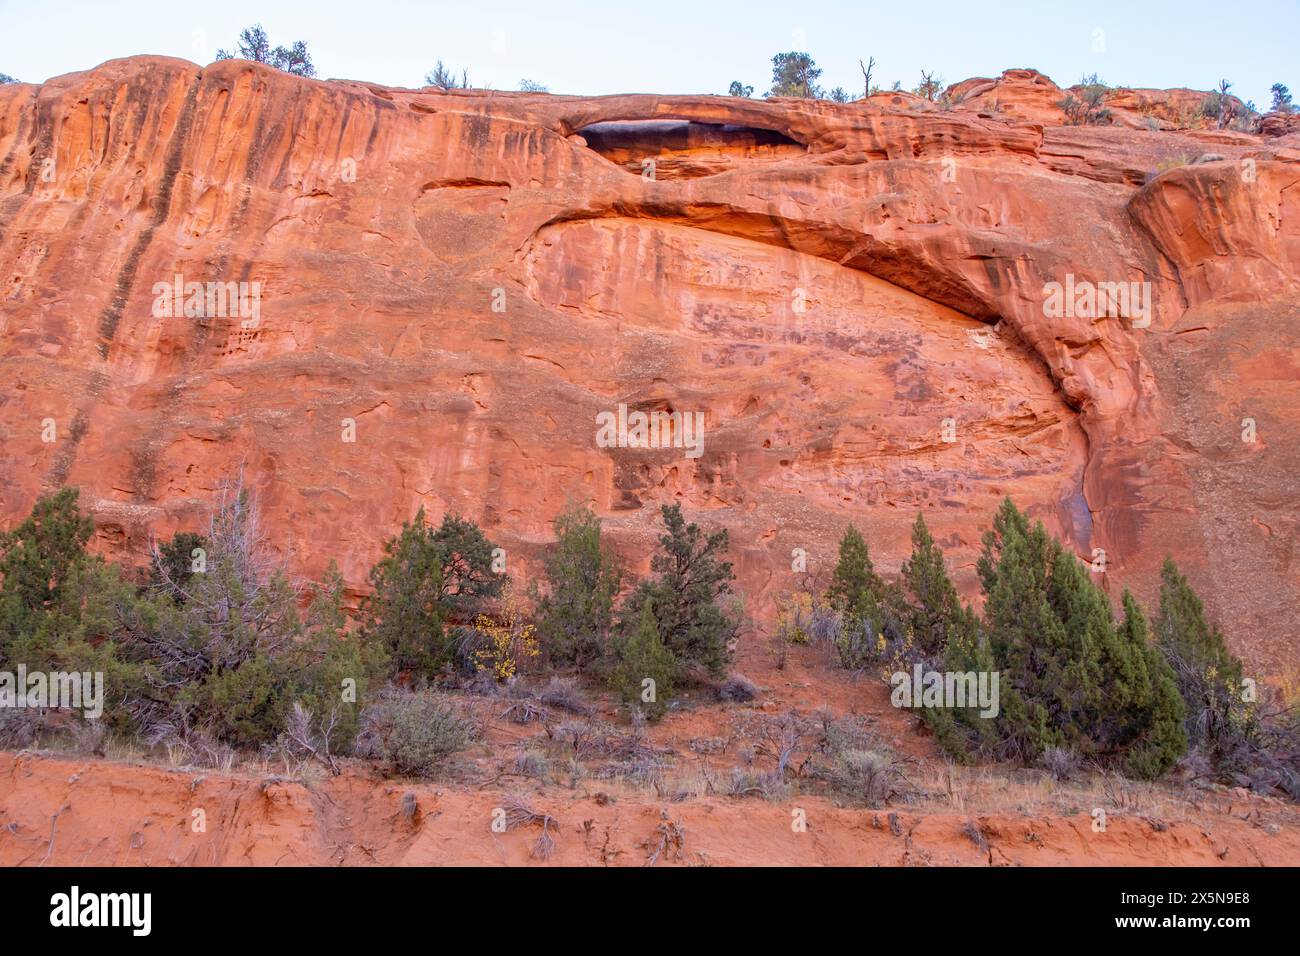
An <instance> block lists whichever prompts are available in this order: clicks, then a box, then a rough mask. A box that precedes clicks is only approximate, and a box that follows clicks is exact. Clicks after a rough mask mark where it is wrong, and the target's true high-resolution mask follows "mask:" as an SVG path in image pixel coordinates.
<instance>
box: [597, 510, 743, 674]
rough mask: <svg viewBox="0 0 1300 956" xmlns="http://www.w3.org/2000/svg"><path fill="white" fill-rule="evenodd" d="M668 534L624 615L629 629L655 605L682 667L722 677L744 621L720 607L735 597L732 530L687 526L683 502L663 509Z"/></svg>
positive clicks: (623, 623) (663, 634)
mask: <svg viewBox="0 0 1300 956" xmlns="http://www.w3.org/2000/svg"><path fill="white" fill-rule="evenodd" d="M662 515H663V522H664V527H665V532H664V533H663V534H662V535H660V536H659V547H660V550H659V551H658V552H657V553H656V554H655V555H654V557H653V558H651V559H650V570H651V571H652V572H653V573H654V574H655V575H656V577H655V578H654V579H653V580H650V581H643V582H641V584H640V585H638V586H637V588H636V590H634V591H633V592H632V593H631V594H630V595H629V596H628V599H627V602H626V603H625V606H624V608H623V612H622V614H621V622H620V624H621V627H622V628H623V629H624V630H628V629H630V628H633V627H636V626H637V622H638V621H639V620H640V618H641V615H642V613H643V607H644V606H645V604H646V603H648V602H649V603H653V607H654V615H655V621H656V624H657V625H658V629H659V634H660V635H661V637H662V638H663V641H664V643H665V644H666V645H667V646H668V649H669V650H671V651H672V652H673V656H674V658H675V659H676V660H677V662H678V664H679V665H681V666H683V667H685V666H690V665H698V666H701V667H704V668H705V669H707V670H708V672H709V673H710V674H712V675H714V676H721V675H722V674H723V672H724V671H725V669H726V665H727V660H728V658H729V656H730V652H729V651H728V643H729V642H730V641H731V639H732V638H733V637H734V636H735V635H736V632H737V630H738V629H739V626H740V625H739V621H738V620H737V619H736V617H735V616H734V615H733V614H732V613H731V612H729V611H728V610H727V609H725V608H724V607H722V606H721V604H720V599H721V598H722V596H723V595H725V594H729V593H731V582H732V581H734V580H735V577H736V576H735V575H734V574H733V573H732V570H731V562H729V561H724V560H722V555H724V554H725V553H726V551H727V532H726V531H725V530H723V531H715V532H713V533H712V534H707V535H706V534H705V533H704V531H702V530H701V529H700V527H699V526H698V525H696V524H695V523H693V522H692V523H689V524H688V523H687V522H686V520H685V519H684V518H683V517H682V507H681V505H679V504H675V505H671V506H669V505H664V506H663V508H662Z"/></svg>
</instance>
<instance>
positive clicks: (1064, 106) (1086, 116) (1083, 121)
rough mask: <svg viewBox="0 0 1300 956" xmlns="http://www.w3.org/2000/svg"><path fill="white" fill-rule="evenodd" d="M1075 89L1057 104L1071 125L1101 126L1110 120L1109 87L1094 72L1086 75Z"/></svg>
mask: <svg viewBox="0 0 1300 956" xmlns="http://www.w3.org/2000/svg"><path fill="white" fill-rule="evenodd" d="M1075 90H1077V91H1078V94H1077V95H1076V94H1075V93H1074V92H1071V93H1069V94H1067V95H1066V96H1065V98H1064V99H1062V100H1060V101H1059V102H1058V103H1057V104H1056V105H1057V106H1059V107H1060V108H1061V110H1062V111H1063V112H1064V113H1065V119H1066V122H1067V123H1068V124H1069V125H1070V126H1101V125H1104V124H1106V123H1109V122H1110V116H1111V113H1110V110H1108V109H1106V107H1105V102H1106V94H1107V92H1109V88H1108V87H1107V86H1106V84H1105V83H1103V82H1102V81H1101V80H1099V79H1098V78H1097V74H1096V73H1094V74H1092V75H1091V76H1085V77H1084V78H1083V79H1082V80H1081V81H1080V82H1079V85H1078V86H1077V87H1075Z"/></svg>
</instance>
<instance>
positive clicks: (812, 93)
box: [767, 52, 822, 99]
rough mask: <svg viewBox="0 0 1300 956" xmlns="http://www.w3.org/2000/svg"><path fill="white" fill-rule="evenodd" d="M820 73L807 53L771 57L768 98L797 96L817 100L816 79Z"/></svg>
mask: <svg viewBox="0 0 1300 956" xmlns="http://www.w3.org/2000/svg"><path fill="white" fill-rule="evenodd" d="M821 75H822V71H821V70H820V69H818V68H817V64H816V63H815V62H813V58H812V57H810V56H809V55H808V54H807V53H796V52H791V53H778V54H777V55H776V56H774V57H772V89H771V90H770V91H769V92H768V93H767V95H768V96H797V97H802V98H803V99H819V98H820V97H821V95H822V90H821V87H819V86H818V85H817V78H818V77H820V76H821Z"/></svg>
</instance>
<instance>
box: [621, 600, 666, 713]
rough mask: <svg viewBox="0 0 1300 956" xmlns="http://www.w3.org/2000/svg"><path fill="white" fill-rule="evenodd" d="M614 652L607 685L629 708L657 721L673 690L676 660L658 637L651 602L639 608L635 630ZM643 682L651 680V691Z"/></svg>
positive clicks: (623, 638) (622, 640) (646, 602)
mask: <svg viewBox="0 0 1300 956" xmlns="http://www.w3.org/2000/svg"><path fill="white" fill-rule="evenodd" d="M616 651H617V655H618V662H617V664H616V665H615V666H614V670H613V674H612V677H611V680H610V686H611V687H612V688H613V690H614V692H615V693H617V694H618V697H619V699H620V700H622V701H623V703H625V704H627V705H628V706H629V707H630V708H632V709H633V710H639V711H641V712H642V713H644V714H645V715H646V716H647V717H649V718H650V719H651V720H658V719H659V718H660V717H662V716H663V715H664V713H665V712H666V711H667V709H668V702H669V700H670V699H671V698H672V695H673V692H674V690H675V689H676V688H675V683H676V674H677V661H676V659H675V658H674V657H673V652H672V651H671V650H669V649H668V647H667V646H665V644H664V642H663V641H662V640H661V639H660V637H659V628H658V625H657V624H656V622H655V612H654V605H653V601H649V600H648V601H645V602H644V603H643V604H642V605H641V616H640V617H639V618H638V619H637V624H636V627H634V628H632V630H631V631H630V632H629V633H627V634H625V635H624V636H623V637H622V638H621V639H620V640H619V641H618V643H617V645H616ZM647 679H649V680H652V681H654V684H653V685H652V688H647V687H645V685H644V681H646V680H647Z"/></svg>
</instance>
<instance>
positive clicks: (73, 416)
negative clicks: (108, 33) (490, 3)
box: [0, 57, 1300, 669]
mask: <svg viewBox="0 0 1300 956" xmlns="http://www.w3.org/2000/svg"><path fill="white" fill-rule="evenodd" d="M967 83H968V84H970V88H969V89H967V90H965V93H966V95H965V96H964V98H963V99H962V103H961V104H960V105H959V106H958V107H957V108H955V109H949V110H942V109H936V108H934V107H933V106H932V105H931V104H920V103H913V102H910V101H909V100H908V98H907V97H906V96H904V95H902V94H897V95H896V94H881V95H878V96H875V97H872V98H871V99H870V100H868V101H865V102H863V103H856V104H847V105H838V104H833V103H829V102H823V101H803V100H785V99H777V100H768V101H759V100H744V99H735V98H727V97H661V96H650V95H638V96H615V97H598V98H572V97H561V96H548V95H542V94H512V93H499V92H483V91H448V92H443V91H438V90H434V89H424V90H402V89H392V88H385V87H379V86H375V85H373V84H367V83H360V82H352V81H329V82H318V81H312V80H305V79H301V78H297V77H293V76H289V75H286V74H283V73H279V72H277V71H274V70H272V69H270V68H266V67H263V66H259V65H257V64H251V63H247V62H243V61H237V60H231V61H224V62H219V63H215V64H212V65H210V66H208V67H204V68H200V67H197V66H195V65H194V64H190V63H187V62H184V61H179V60H171V59H162V58H151V57H138V58H132V59H129V60H120V61H113V62H110V63H106V64H104V65H103V66H101V67H99V68H97V69H95V70H92V71H90V72H87V73H79V74H72V75H69V76H65V77H60V78H57V79H55V80H51V81H50V82H48V83H46V84H44V85H42V86H31V85H21V84H20V85H14V86H6V87H3V88H0V281H2V282H3V291H0V310H2V311H0V368H2V369H3V371H4V374H3V375H2V376H0V441H3V448H4V450H5V454H4V456H3V458H0V525H8V524H10V523H12V522H13V521H15V520H16V519H17V518H18V517H19V516H20V515H22V514H24V513H25V512H26V511H27V510H28V509H29V508H30V506H31V503H32V501H33V500H34V498H35V497H36V496H37V495H38V494H39V493H40V492H41V491H42V490H45V489H49V488H53V487H55V486H58V485H61V484H75V485H79V486H81V487H82V488H83V489H84V495H85V499H86V501H87V503H88V504H89V506H90V507H91V509H92V510H93V512H94V513H95V515H96V518H97V522H98V528H99V531H98V536H99V545H100V547H102V548H104V549H106V550H108V551H111V552H112V553H115V554H117V555H119V556H122V557H125V558H127V559H132V560H139V559H140V558H141V556H142V555H143V554H144V552H145V550H146V547H147V543H148V541H149V539H150V537H151V536H153V535H162V534H167V533H170V532H171V531H172V530H174V529H176V528H180V527H187V526H192V525H195V524H197V522H198V520H199V516H200V515H201V514H203V513H204V511H205V509H206V508H207V506H208V504H209V502H210V499H211V496H212V490H213V487H214V485H215V483H216V482H217V481H218V480H219V478H220V477H221V476H222V475H224V474H228V473H229V472H231V471H232V470H234V469H237V468H241V467H242V468H243V470H244V472H245V474H246V476H247V478H248V479H249V480H250V481H251V482H252V483H253V485H254V486H255V487H256V488H257V489H258V492H259V495H260V498H261V503H262V506H263V508H264V510H265V512H266V515H267V519H268V522H267V523H268V527H269V529H270V531H271V534H272V537H273V540H274V541H275V543H276V545H277V547H278V548H279V549H280V550H281V551H282V553H283V555H284V557H285V558H286V559H287V560H288V561H289V562H290V563H291V564H292V565H293V566H294V567H295V568H296V569H298V570H299V571H301V572H302V573H304V574H318V573H320V572H321V571H323V569H324V568H325V567H326V565H327V564H328V563H329V561H330V560H337V561H338V563H339V566H340V568H341V570H342V572H343V574H344V576H345V578H346V580H347V581H348V582H349V584H350V585H351V586H352V588H353V593H354V596H356V595H359V594H360V593H361V592H362V590H363V589H364V582H365V572H366V569H367V568H368V567H369V565H370V564H371V563H372V562H373V561H374V560H375V559H376V557H377V556H378V554H379V551H380V546H381V543H382V541H383V539H384V538H385V537H386V536H388V535H390V534H392V533H393V532H394V531H395V529H396V528H397V527H398V525H399V524H400V523H401V521H403V520H405V519H407V518H409V517H410V516H411V515H412V513H413V512H414V511H415V509H416V507H417V506H418V505H420V504H424V505H425V508H426V511H428V512H429V513H430V514H431V515H432V516H433V517H434V518H435V519H436V518H437V517H438V516H439V515H440V514H441V513H442V512H444V511H447V510H455V511H459V512H462V513H465V514H468V515H470V516H471V517H473V518H475V519H476V520H478V521H479V522H480V523H482V524H483V525H484V526H485V528H486V529H487V530H488V532H489V534H490V535H491V536H492V537H493V538H494V539H495V540H498V541H499V542H501V543H502V544H503V545H504V546H505V547H506V549H507V552H508V554H509V556H510V557H509V561H510V562H511V563H510V568H511V571H512V573H515V574H517V575H520V576H523V577H527V576H528V575H529V574H530V573H531V572H532V570H533V569H534V568H535V566H536V565H535V562H536V556H537V549H538V548H539V546H540V545H541V544H542V543H543V542H545V541H546V540H547V539H548V536H549V533H550V531H549V522H550V520H551V518H552V517H553V516H554V515H555V514H556V513H557V512H558V511H559V510H560V509H562V508H563V507H564V506H565V504H566V502H567V501H569V500H571V499H574V498H579V499H588V500H591V501H593V502H594V503H595V506H596V508H597V509H598V511H600V513H601V514H602V515H603V516H604V517H605V519H606V521H607V527H608V528H609V529H610V531H611V533H612V535H613V537H614V540H615V542H616V543H617V545H618V546H619V548H620V549H621V550H622V551H623V552H624V554H625V555H626V557H627V558H628V560H629V561H630V562H631V563H632V564H633V566H635V567H644V566H645V564H646V563H647V562H648V555H649V552H650V550H651V549H652V547H653V543H654V538H655V534H656V523H657V511H658V507H657V506H658V505H659V504H661V503H668V502H673V501H681V502H683V504H684V506H685V507H686V510H687V512H688V514H689V515H690V516H691V517H693V518H698V519H701V520H703V521H705V522H706V523H709V524H716V525H721V526H725V527H727V528H728V529H729V530H730V531H731V541H732V550H733V553H734V556H735V559H736V565H737V571H738V573H739V574H740V575H741V578H742V581H741V585H742V588H743V589H744V590H745V591H746V592H747V593H748V594H749V596H750V605H751V608H752V610H754V612H755V613H756V614H757V615H758V616H759V617H760V618H761V617H763V616H764V615H765V614H766V613H767V607H768V601H767V599H768V598H769V597H770V595H771V593H772V592H773V591H776V590H780V589H782V588H785V587H789V586H790V585H791V584H792V582H793V576H792V574H791V571H790V563H791V562H790V555H791V551H792V549H795V548H803V549H805V550H806V551H807V553H808V556H809V567H810V570H813V571H818V570H820V571H823V572H824V571H825V570H826V569H827V568H828V567H829V566H830V564H831V563H832V562H833V560H834V549H835V543H836V541H837V539H838V536H839V534H840V533H841V532H842V530H843V528H844V526H845V525H846V524H847V523H848V522H850V521H853V522H856V523H857V524H858V525H859V526H863V527H865V528H867V529H868V531H869V536H870V539H871V542H872V546H873V551H874V553H875V555H876V556H877V558H878V560H879V563H880V564H881V565H882V566H883V567H884V568H885V569H886V570H887V571H890V570H894V569H896V568H897V566H898V564H899V563H900V562H901V561H902V560H903V559H904V558H905V557H906V555H907V550H908V543H907V533H908V526H909V525H910V523H911V521H912V519H913V517H914V515H915V512H916V511H917V510H923V511H925V512H926V514H927V519H928V520H929V521H930V523H931V526H932V528H933V529H934V530H935V532H936V537H937V538H939V539H940V541H941V542H942V544H943V545H944V546H945V548H946V549H947V551H948V553H949V556H950V558H951V560H952V564H953V566H954V568H955V569H956V570H957V576H958V579H959V582H960V583H961V585H962V586H963V587H964V588H965V589H966V590H967V591H968V592H970V591H972V589H973V584H974V581H973V573H972V569H971V565H972V562H973V558H974V555H975V553H976V551H977V549H978V541H979V535H980V533H981V531H982V530H983V529H984V527H986V526H987V524H988V521H989V518H990V516H991V515H992V512H993V510H994V509H995V508H996V505H997V503H998V501H999V500H1000V499H1001V497H1002V496H1003V495H1007V494H1010V495H1012V496H1013V497H1014V498H1016V499H1017V500H1018V501H1019V502H1020V503H1021V504H1023V505H1027V506H1028V507H1029V508H1030V510H1031V512H1032V513H1033V514H1034V515H1036V516H1038V517H1041V518H1043V519H1044V520H1045V521H1046V522H1047V523H1048V524H1049V525H1050V526H1051V527H1052V529H1053V530H1054V531H1056V532H1057V533H1059V534H1061V535H1063V536H1064V537H1066V538H1067V539H1068V540H1069V541H1070V542H1071V544H1072V545H1073V547H1075V548H1076V550H1077V551H1078V553H1079V554H1080V555H1082V556H1084V557H1087V558H1089V559H1091V557H1092V556H1093V555H1094V553H1095V552H1097V551H1105V553H1106V568H1107V570H1106V572H1105V574H1104V575H1103V576H1101V578H1100V580H1102V581H1103V582H1104V583H1105V584H1106V585H1107V587H1108V588H1109V589H1110V590H1111V591H1112V593H1114V594H1115V595H1116V596H1118V591H1119V588H1120V587H1121V586H1130V587H1132V588H1134V589H1135V590H1137V592H1138V593H1139V594H1140V595H1141V596H1143V597H1145V598H1150V597H1151V595H1152V593H1153V585H1154V583H1155V581H1156V572H1157V569H1158V565H1159V562H1160V561H1161V560H1162V559H1163V557H1164V555H1165V554H1166V553H1172V554H1173V555H1174V556H1175V557H1176V558H1177V559H1178V560H1179V561H1180V563H1181V564H1183V565H1184V566H1185V567H1186V569H1187V570H1188V571H1189V572H1190V575H1191V577H1192V580H1193V581H1194V583H1195V584H1196V585H1197V586H1198V587H1199V588H1200V589H1201V590H1202V592H1203V593H1204V594H1205V595H1206V597H1207V598H1208V601H1209V604H1210V607H1211V609H1212V611H1213V612H1214V613H1215V615H1216V616H1218V617H1219V618H1221V619H1222V621H1223V623H1224V625H1225V626H1226V627H1227V629H1228V630H1229V632H1230V634H1231V635H1232V638H1233V640H1234V641H1235V642H1236V643H1237V646H1238V648H1239V649H1240V650H1241V651H1242V652H1243V653H1245V654H1247V656H1248V657H1249V658H1250V659H1251V662H1252V664H1254V665H1256V666H1259V667H1262V668H1265V669H1276V668H1277V667H1278V666H1279V665H1280V662H1282V661H1283V660H1286V659H1287V656H1288V654H1290V655H1292V656H1293V655H1294V652H1295V650H1296V647H1297V644H1298V643H1300V642H1298V639H1297V635H1296V633H1295V630H1294V628H1292V629H1290V630H1289V631H1288V630H1286V629H1279V627H1278V626H1277V625H1278V622H1279V621H1287V620H1291V619H1293V618H1294V616H1295V611H1296V610H1297V609H1300V580H1298V579H1297V564H1296V562H1295V559H1294V550H1295V544H1296V534H1297V529H1296V518H1295V516H1296V513H1297V509H1296V508H1295V504H1296V502H1295V493H1294V480H1293V478H1292V477H1291V476H1293V475H1294V474H1295V472H1296V465H1297V461H1296V444H1295V432H1296V426H1297V418H1298V415H1297V406H1296V404H1295V400H1294V381H1295V377H1296V368H1297V366H1296V361H1297V359H1296V356H1297V347H1298V345H1300V343H1298V342H1297V328H1298V326H1297V322H1296V319H1297V313H1296V307H1295V305H1294V302H1295V298H1294V293H1295V289H1296V283H1297V272H1298V270H1300V265H1298V263H1300V255H1297V241H1298V239H1297V233H1296V223H1297V222H1300V186H1297V182H1300V162H1297V159H1298V157H1297V154H1296V153H1295V150H1294V148H1293V147H1292V146H1290V145H1288V143H1287V139H1286V137H1283V138H1281V139H1264V138H1260V137H1253V136H1249V135H1246V134H1240V133H1226V132H1225V133H1220V132H1218V131H1207V130H1200V131H1198V130H1178V131H1171V132H1161V131H1158V130H1152V129H1128V128H1122V127H1120V126H1116V127H1104V128H1099V127H1063V126H1060V125H1059V124H1060V123H1061V122H1062V118H1061V117H1060V115H1059V108H1058V107H1056V106H1055V105H1053V104H1054V103H1055V102H1056V100H1059V98H1060V95H1061V90H1060V89H1059V88H1058V87H1056V86H1055V85H1054V84H1052V83H1051V81H1050V80H1048V79H1047V78H1046V77H1044V76H1042V75H1041V74H1037V73H1035V72H1034V71H1008V73H1007V74H1004V75H1003V77H1002V79H1000V80H996V81H993V80H990V81H983V80H979V81H974V80H973V81H967ZM990 83H991V84H993V85H992V86H988V85H987V84H990ZM981 84H984V85H981ZM959 86H960V85H959ZM1131 92H1132V93H1133V94H1134V95H1135V96H1136V95H1137V94H1139V93H1141V94H1142V95H1144V96H1145V95H1147V94H1150V93H1151V91H1131ZM913 99H914V98H913ZM984 100H988V102H989V104H992V103H993V100H996V101H997V104H996V108H993V107H992V105H990V106H989V108H987V109H986V108H984V107H983V106H981V105H980V103H981V102H983V101H984ZM1137 102H1138V101H1137V100H1135V103H1137ZM1179 102H1181V101H1179ZM1139 105H1140V104H1139ZM1148 105H1149V104H1148ZM1206 154H1213V155H1212V156H1210V157H1206ZM1214 157H1219V158H1214ZM1198 160H1204V161H1201V162H1198ZM176 276H181V277H182V280H181V281H182V289H181V294H180V295H179V296H177V295H173V294H172V293H171V292H169V291H168V290H169V289H170V288H172V287H173V285H174V283H175V281H176V280H175V277H176ZM190 282H199V283H205V284H206V283H214V284H216V283H220V284H222V285H221V286H219V287H218V289H217V292H218V293H222V291H223V290H225V289H226V287H225V285H224V284H225V283H236V284H238V283H247V284H248V285H247V286H246V287H245V288H246V290H247V293H248V294H247V295H246V299H245V302H246V304H250V303H252V304H255V305H256V309H253V308H251V307H250V308H246V309H245V310H244V311H243V312H237V311H236V314H231V313H232V310H231V309H223V308H221V305H222V301H221V300H222V295H220V294H218V295H217V296H216V298H215V300H214V302H213V303H208V302H207V301H206V299H205V300H204V303H203V308H202V309H200V310H198V311H200V312H202V314H199V315H188V316H187V315H186V314H185V312H186V308H185V305H184V303H185V302H187V301H190V299H189V296H188V294H187V293H186V292H185V289H184V284H185V283H190ZM1054 283H1056V284H1059V285H1060V289H1061V294H1060V295H1058V296H1057V297H1056V299H1057V301H1056V303H1055V305H1056V306H1059V308H1056V307H1054V305H1053V301H1052V299H1053V296H1052V294H1051V292H1050V290H1051V289H1053V288H1055V286H1053V284H1054ZM254 284H256V286H254ZM1087 288H1094V290H1095V289H1098V288H1099V289H1100V290H1101V291H1102V294H1103V296H1105V295H1107V294H1108V293H1109V294H1110V295H1111V296H1114V297H1116V298H1115V304H1114V307H1113V308H1110V309H1103V310H1100V314H1099V310H1097V309H1093V310H1091V311H1090V310H1089V308H1088V307H1087V303H1086V301H1084V300H1083V299H1077V298H1076V297H1075V296H1071V297H1070V299H1069V301H1066V290H1069V292H1071V293H1079V290H1083V289H1087ZM1045 290H1047V291H1045ZM231 291H234V292H238V291H239V287H238V285H236V286H235V287H234V288H233V290H231ZM1120 292H1123V293H1125V295H1126V296H1127V295H1128V294H1129V293H1131V296H1129V299H1128V301H1127V302H1120V301H1119V299H1118V294H1119V293H1120ZM254 293H256V294H257V296H258V297H257V299H256V300H255V303H254V301H253V299H252V295H253V294H254ZM178 304H179V306H180V307H179V308H177V307H176V306H177V305H178ZM254 311H256V313H257V314H256V315H252V314H251V313H252V312H254ZM620 405H624V406H627V407H628V408H629V409H631V410H634V411H635V410H644V411H665V412H675V411H677V412H696V411H698V412H702V413H703V414H704V421H705V432H704V441H703V446H702V449H701V452H700V454H699V455H698V456H696V455H694V454H693V453H689V454H688V452H690V449H687V448H680V447H678V448H673V447H669V448H658V449H639V448H619V447H612V448H609V447H601V445H600V444H598V443H597V441H596V416H597V415H598V414H599V413H601V412H607V411H608V412H613V411H616V410H617V409H618V407H619V406H620ZM1247 419H1249V420H1251V421H1252V422H1253V423H1254V424H1253V427H1252V429H1247V428H1246V426H1245V425H1243V422H1244V421H1245V420H1247ZM51 426H52V429H51ZM1247 431H1250V434H1251V436H1252V437H1253V439H1254V440H1253V441H1243V435H1245V434H1246V432H1247ZM949 439H951V440H949Z"/></svg>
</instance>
